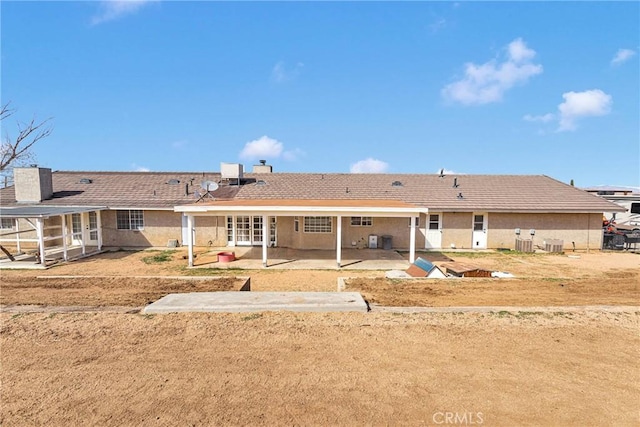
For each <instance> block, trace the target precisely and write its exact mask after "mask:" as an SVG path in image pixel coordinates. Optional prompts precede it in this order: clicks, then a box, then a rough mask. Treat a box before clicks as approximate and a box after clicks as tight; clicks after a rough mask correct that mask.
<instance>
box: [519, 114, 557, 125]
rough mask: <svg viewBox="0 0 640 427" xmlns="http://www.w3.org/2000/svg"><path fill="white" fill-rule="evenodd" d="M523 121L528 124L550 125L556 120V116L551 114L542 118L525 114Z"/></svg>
mask: <svg viewBox="0 0 640 427" xmlns="http://www.w3.org/2000/svg"><path fill="white" fill-rule="evenodd" d="M522 119H523V120H525V121H527V122H542V123H548V122H550V121H552V120H553V119H555V116H554V115H553V114H551V113H547V114H543V115H542V116H532V115H531V114H525V115H524V117H522Z"/></svg>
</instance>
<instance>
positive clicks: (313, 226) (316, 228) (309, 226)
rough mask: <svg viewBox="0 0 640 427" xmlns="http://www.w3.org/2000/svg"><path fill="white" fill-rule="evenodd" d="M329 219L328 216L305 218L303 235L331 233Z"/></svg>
mask: <svg viewBox="0 0 640 427" xmlns="http://www.w3.org/2000/svg"><path fill="white" fill-rule="evenodd" d="M331 223H332V221H331V217H330V216H305V217H304V232H305V233H331Z"/></svg>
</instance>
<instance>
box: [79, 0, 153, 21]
mask: <svg viewBox="0 0 640 427" xmlns="http://www.w3.org/2000/svg"><path fill="white" fill-rule="evenodd" d="M153 1H157V0H103V1H101V2H100V13H98V14H97V15H95V16H93V18H91V24H92V25H98V24H102V23H103V22H108V21H113V20H114V19H118V18H120V17H122V16H125V15H131V14H133V13H136V12H137V11H138V10H140V9H141V8H142V7H143V6H145V5H147V4H149V3H151V2H153Z"/></svg>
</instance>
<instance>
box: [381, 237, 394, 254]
mask: <svg viewBox="0 0 640 427" xmlns="http://www.w3.org/2000/svg"><path fill="white" fill-rule="evenodd" d="M392 247H393V245H392V242H391V236H389V235H386V236H382V249H385V250H390V249H391V248H392Z"/></svg>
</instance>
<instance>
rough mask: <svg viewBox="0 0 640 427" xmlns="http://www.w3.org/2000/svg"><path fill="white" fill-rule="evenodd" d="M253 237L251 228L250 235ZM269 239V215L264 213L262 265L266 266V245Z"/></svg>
mask: <svg viewBox="0 0 640 427" xmlns="http://www.w3.org/2000/svg"><path fill="white" fill-rule="evenodd" d="M251 237H252V238H253V230H252V236H251ZM270 241H271V238H270V236H269V217H268V216H266V215H263V216H262V266H263V267H266V266H267V246H268V245H269V242H270Z"/></svg>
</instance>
